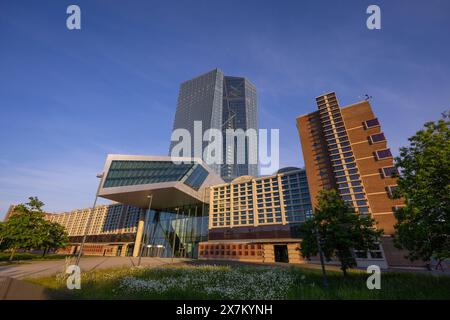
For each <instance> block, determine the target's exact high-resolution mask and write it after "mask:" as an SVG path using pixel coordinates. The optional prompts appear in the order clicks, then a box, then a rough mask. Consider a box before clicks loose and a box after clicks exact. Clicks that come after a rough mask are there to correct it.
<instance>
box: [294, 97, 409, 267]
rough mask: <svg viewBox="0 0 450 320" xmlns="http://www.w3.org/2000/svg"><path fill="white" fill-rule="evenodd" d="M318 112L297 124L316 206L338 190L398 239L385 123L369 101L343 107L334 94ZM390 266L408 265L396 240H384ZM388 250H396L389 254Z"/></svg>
mask: <svg viewBox="0 0 450 320" xmlns="http://www.w3.org/2000/svg"><path fill="white" fill-rule="evenodd" d="M316 103H317V107H318V111H315V112H312V113H309V114H306V115H303V116H300V117H298V118H297V128H298V131H299V134H300V140H301V144H302V150H303V157H304V161H305V167H306V175H307V178H308V186H309V190H310V194H311V201H312V203H313V205H314V206H316V205H317V194H318V192H319V191H320V190H321V189H332V188H334V189H336V190H338V192H339V194H340V195H341V197H342V198H343V199H344V200H345V201H347V202H348V203H349V204H350V205H352V206H353V207H354V208H355V209H356V210H357V211H358V212H359V213H360V214H371V215H372V216H373V218H374V219H375V221H376V222H377V228H381V229H383V230H384V233H385V235H391V234H393V233H394V227H393V226H394V224H395V222H396V220H395V216H394V211H395V209H396V208H397V207H399V206H402V205H403V204H404V202H403V200H402V199H393V197H392V192H393V191H394V189H395V188H396V185H397V182H396V178H395V177H392V175H393V173H394V172H396V170H395V167H394V165H393V157H392V153H391V151H390V149H389V148H388V147H387V141H386V137H385V135H384V133H383V132H382V130H381V127H380V122H379V120H378V119H377V118H376V117H375V115H374V113H373V112H372V108H371V106H370V104H369V102H368V101H362V102H358V103H355V104H352V105H349V106H344V107H342V108H341V107H340V106H339V103H338V100H337V99H336V94H335V93H334V92H332V93H328V94H324V95H322V96H319V97H317V98H316ZM383 247H384V248H385V255H386V259H387V260H390V263H389V264H392V263H394V264H397V263H403V262H402V261H401V260H402V259H403V257H402V256H401V253H400V252H399V251H395V250H393V246H392V239H391V238H390V237H384V238H383ZM386 247H388V248H390V249H392V250H386Z"/></svg>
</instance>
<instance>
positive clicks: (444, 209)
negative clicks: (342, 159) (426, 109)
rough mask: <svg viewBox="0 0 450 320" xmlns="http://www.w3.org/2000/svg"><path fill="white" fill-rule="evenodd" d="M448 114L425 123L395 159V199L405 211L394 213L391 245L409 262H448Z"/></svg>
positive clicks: (449, 148)
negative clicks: (401, 201)
mask: <svg viewBox="0 0 450 320" xmlns="http://www.w3.org/2000/svg"><path fill="white" fill-rule="evenodd" d="M449 120H450V114H443V119H440V120H438V121H436V122H428V123H426V124H425V126H424V128H423V129H422V130H420V131H418V132H417V133H416V134H415V135H414V136H412V137H411V138H409V142H410V145H409V146H407V147H403V148H401V149H400V156H399V157H397V158H396V159H395V161H396V167H397V168H398V169H399V172H400V174H399V177H398V188H397V190H396V196H397V197H403V198H404V199H405V200H406V207H404V208H401V209H399V210H398V211H397V212H396V218H397V221H398V222H397V224H396V225H395V228H396V235H395V243H396V245H397V246H398V247H399V248H404V249H407V250H408V251H409V254H408V258H409V259H411V260H419V259H422V260H424V261H429V260H430V259H431V258H436V259H438V260H440V261H441V260H444V259H447V258H450V121H449Z"/></svg>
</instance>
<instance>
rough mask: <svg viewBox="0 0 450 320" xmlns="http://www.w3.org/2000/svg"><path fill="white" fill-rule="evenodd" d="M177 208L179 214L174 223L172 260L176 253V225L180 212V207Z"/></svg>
mask: <svg viewBox="0 0 450 320" xmlns="http://www.w3.org/2000/svg"><path fill="white" fill-rule="evenodd" d="M175 210H177V215H176V216H175V222H174V224H173V244H172V262H173V256H174V255H175V242H176V238H175V237H176V231H177V228H176V225H177V222H178V214H179V211H180V208H176V209H175Z"/></svg>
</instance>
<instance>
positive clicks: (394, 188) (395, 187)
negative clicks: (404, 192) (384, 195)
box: [387, 186, 398, 198]
mask: <svg viewBox="0 0 450 320" xmlns="http://www.w3.org/2000/svg"><path fill="white" fill-rule="evenodd" d="M397 188H398V186H388V187H387V192H388V194H389V197H390V198H393V195H394V192H395V190H397Z"/></svg>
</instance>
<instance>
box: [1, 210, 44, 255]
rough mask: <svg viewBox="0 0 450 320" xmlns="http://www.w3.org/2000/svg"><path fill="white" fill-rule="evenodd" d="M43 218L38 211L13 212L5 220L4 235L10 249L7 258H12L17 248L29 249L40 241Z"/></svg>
mask: <svg viewBox="0 0 450 320" xmlns="http://www.w3.org/2000/svg"><path fill="white" fill-rule="evenodd" d="M45 222H46V221H45V220H44V217H43V214H42V213H39V212H32V211H29V212H23V211H18V212H14V214H13V215H11V217H10V218H9V219H8V221H6V224H5V231H4V237H5V239H6V241H7V244H8V248H9V249H11V256H10V257H9V260H12V259H13V258H14V254H15V252H16V251H17V249H31V248H34V247H36V245H38V244H39V241H40V232H39V230H42V228H43V225H44V224H45Z"/></svg>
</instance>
